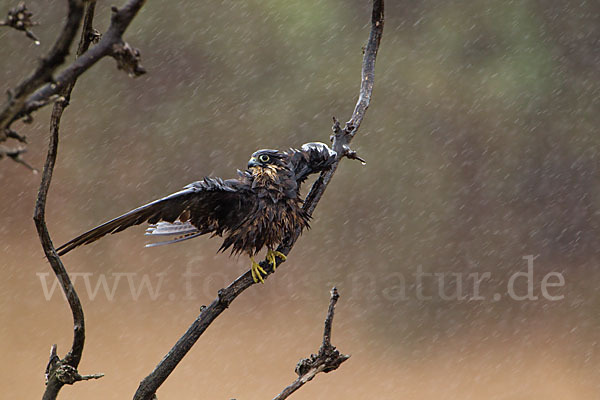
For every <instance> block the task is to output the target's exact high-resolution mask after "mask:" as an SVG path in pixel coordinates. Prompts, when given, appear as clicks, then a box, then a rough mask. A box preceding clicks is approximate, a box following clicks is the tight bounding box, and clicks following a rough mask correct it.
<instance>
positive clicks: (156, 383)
mask: <svg viewBox="0 0 600 400" xmlns="http://www.w3.org/2000/svg"><path fill="white" fill-rule="evenodd" d="M383 21H384V2H383V0H374V1H373V13H372V18H371V32H370V35H369V41H368V43H367V47H366V49H365V54H364V58H363V64H362V81H361V86H360V94H359V98H358V102H357V104H356V106H355V108H354V112H353V114H352V117H351V119H350V120H349V121H348V122H347V123H346V126H345V127H344V128H343V129H342V128H341V127H340V125H339V123H337V121H336V122H335V123H334V125H333V135H332V141H333V148H334V150H336V151H337V152H338V157H339V158H338V160H337V161H336V162H335V164H333V166H332V168H331V169H330V170H328V171H326V172H324V173H322V174H321V176H320V177H319V178H318V179H317V181H316V182H315V183H314V184H313V186H312V188H311V190H310V193H309V195H308V196H307V198H306V201H305V202H304V209H305V210H306V211H308V213H309V214H310V215H312V213H313V212H314V210H315V208H316V206H317V204H318V202H319V200H320V199H321V197H322V195H323V193H324V192H325V189H326V188H327V186H328V185H329V182H330V181H331V178H332V177H333V174H334V173H335V171H336V169H337V166H338V164H339V161H340V160H341V158H342V157H344V156H346V157H349V158H358V157H357V156H356V153H355V152H353V151H352V150H350V147H349V144H350V141H351V140H352V138H353V137H354V135H355V134H356V132H357V131H358V128H359V127H360V124H361V122H362V120H363V118H364V115H365V113H366V111H367V108H368V106H369V103H370V100H371V94H372V92H373V82H374V76H375V75H374V73H375V72H374V71H375V59H376V57H377V51H378V49H379V43H380V41H381V35H382V33H383ZM299 235H300V232H299V231H298V232H296V234H295V235H293V237H289V238H286V239H285V240H284V243H283V244H282V245H281V246H280V247H279V248H278V249H277V250H278V251H280V252H281V253H283V254H285V255H287V254H289V252H290V251H291V250H292V248H293V246H294V244H295V242H296V240H297V239H298V236H299ZM283 261H284V260H282V259H279V258H278V261H277V265H278V266H280V265H281V263H283ZM260 264H261V266H262V267H263V268H264V269H265V270H266V271H268V272H272V270H271V264H270V263H268V262H267V261H266V260H265V261H262V262H261V263H260ZM253 284H254V281H253V279H252V274H251V272H250V271H248V272H246V273H245V274H243V275H241V276H240V277H238V278H237V279H236V280H235V281H234V282H232V283H231V284H230V285H229V286H228V287H226V288H225V289H221V290H219V293H218V295H217V298H216V299H215V300H213V302H212V303H211V304H210V305H209V306H208V307H206V308H204V309H203V310H202V311H201V313H200V315H199V316H198V317H197V318H196V320H195V321H194V322H193V323H192V325H191V326H190V327H189V328H188V330H187V331H186V332H185V333H184V334H183V336H182V337H181V338H180V339H179V340H178V341H177V343H175V345H174V346H173V347H172V348H171V350H170V351H169V352H168V353H167V355H165V357H164V358H163V359H162V360H161V361H160V363H158V365H157V366H156V368H155V369H154V371H152V372H151V373H150V374H149V375H148V376H147V377H146V378H144V379H143V380H142V381H141V382H140V385H139V387H138V389H137V391H136V392H135V395H134V397H133V398H134V400H150V399H152V396H154V394H155V393H156V390H158V388H159V387H160V386H161V385H162V384H163V382H164V381H165V380H166V379H167V378H168V377H169V375H170V374H171V372H173V370H174V369H175V367H176V366H177V365H178V364H179V362H180V361H181V360H182V359H183V357H184V356H185V355H186V354H187V352H188V351H189V350H190V349H191V348H192V346H193V345H194V344H195V343H196V341H197V340H198V339H199V338H200V336H201V335H202V334H203V333H204V331H205V330H206V329H207V328H208V327H209V326H210V324H211V323H212V322H213V321H214V320H215V319H216V318H217V317H218V316H219V315H221V313H222V312H223V311H225V310H226V309H227V307H229V304H231V302H232V301H233V300H235V298H236V297H237V296H239V295H240V294H241V293H242V292H243V291H244V290H246V289H248V288H249V287H250V286H252V285H253Z"/></svg>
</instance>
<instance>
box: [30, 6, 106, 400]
mask: <svg viewBox="0 0 600 400" xmlns="http://www.w3.org/2000/svg"><path fill="white" fill-rule="evenodd" d="M95 7H96V1H95V0H92V1H89V2H88V3H87V6H86V10H85V24H84V27H83V30H82V33H81V39H80V43H79V50H78V54H77V55H78V56H80V55H81V54H83V52H85V50H86V49H87V47H88V46H89V43H90V41H89V32H90V31H91V30H92V21H93V17H94V10H95ZM74 84H75V81H73V82H71V83H70V84H69V86H67V87H65V88H64V89H63V91H62V92H61V93H60V94H61V100H59V101H57V102H56V103H55V104H54V107H53V109H52V116H51V120H50V143H49V144H48V156H47V157H46V163H45V165H44V171H43V173H42V180H41V183H40V189H39V192H38V198H37V202H36V205H35V212H34V216H33V219H34V221H35V226H36V228H37V231H38V235H39V237H40V242H41V244H42V248H43V249H44V253H45V255H46V258H47V259H48V261H49V262H50V266H51V267H52V270H53V271H54V274H55V275H56V277H57V278H58V281H59V282H60V285H61V287H62V289H63V292H64V293H65V295H66V297H67V302H68V303H69V307H70V308H71V313H72V315H73V344H72V345H71V350H69V352H68V353H67V355H66V356H65V357H64V359H62V360H61V359H60V358H59V357H58V355H57V352H56V345H53V346H52V350H51V351H50V360H49V362H48V365H47V367H46V390H45V391H44V395H43V399H44V400H49V399H55V398H56V396H57V395H58V392H59V391H60V389H61V388H62V386H64V385H65V384H68V385H71V384H73V383H75V382H78V381H82V380H89V379H97V378H100V377H102V376H103V375H102V374H97V375H80V374H79V372H78V371H77V366H78V365H79V362H80V361H81V356H82V353H83V346H84V343H85V321H84V315H83V308H82V306H81V301H80V300H79V296H78V295H77V292H76V291H75V288H74V287H73V284H72V283H71V279H70V277H69V274H68V273H67V271H66V269H65V267H64V265H63V264H62V261H61V260H60V257H59V256H58V254H57V253H56V250H55V248H54V245H53V244H52V240H51V239H50V234H49V233H48V228H47V226H46V221H45V209H46V199H47V195H48V189H49V188H50V182H51V180H52V173H53V171H54V165H55V163H56V154H57V150H58V137H59V127H60V120H61V117H62V114H63V112H64V110H65V108H66V107H67V106H68V104H69V102H68V100H67V99H68V98H69V97H70V95H71V90H72V89H73V86H74Z"/></svg>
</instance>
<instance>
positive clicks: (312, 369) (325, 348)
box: [273, 287, 350, 400]
mask: <svg viewBox="0 0 600 400" xmlns="http://www.w3.org/2000/svg"><path fill="white" fill-rule="evenodd" d="M339 297H340V295H339V294H338V291H337V289H336V288H335V287H334V288H333V289H331V298H330V300H329V309H328V310H327V317H326V318H325V329H324V331H323V343H321V347H320V348H319V352H318V353H317V354H311V355H310V357H309V358H303V359H302V360H300V361H299V362H298V365H296V373H297V374H298V379H296V380H295V381H294V382H292V384H291V385H289V386H288V387H286V388H285V389H283V391H282V392H281V393H279V394H278V395H277V396H276V397H274V398H273V400H283V399H287V398H288V397H289V396H290V395H291V394H292V393H294V392H295V391H296V390H298V389H300V388H301V387H302V386H303V385H304V384H305V383H306V382H308V381H310V380H312V379H313V378H314V377H315V375H317V374H318V373H319V372H325V373H327V372H331V371H334V370H336V369H338V367H339V366H340V365H341V364H342V363H343V362H344V361H346V360H347V359H349V358H350V356H349V355H346V354H341V353H340V352H339V351H338V350H337V349H336V348H335V346H333V345H332V344H331V325H332V324H333V313H334V312H335V304H336V303H337V301H338V299H339Z"/></svg>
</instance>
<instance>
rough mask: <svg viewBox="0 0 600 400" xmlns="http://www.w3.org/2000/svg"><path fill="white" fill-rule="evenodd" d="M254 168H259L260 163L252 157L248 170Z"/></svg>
mask: <svg viewBox="0 0 600 400" xmlns="http://www.w3.org/2000/svg"><path fill="white" fill-rule="evenodd" d="M252 167H258V161H257V160H256V157H252V158H251V159H250V160H248V168H252Z"/></svg>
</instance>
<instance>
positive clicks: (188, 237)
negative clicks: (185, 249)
mask: <svg viewBox="0 0 600 400" xmlns="http://www.w3.org/2000/svg"><path fill="white" fill-rule="evenodd" d="M202 234H203V232H196V233H188V234H187V235H182V236H179V237H177V238H175V239H173V240H167V241H164V242H156V243H148V244H147V245H146V246H144V247H156V246H162V245H164V244H171V243H177V242H183V241H184V240H188V239H193V238H195V237H198V236H200V235H202Z"/></svg>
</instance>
